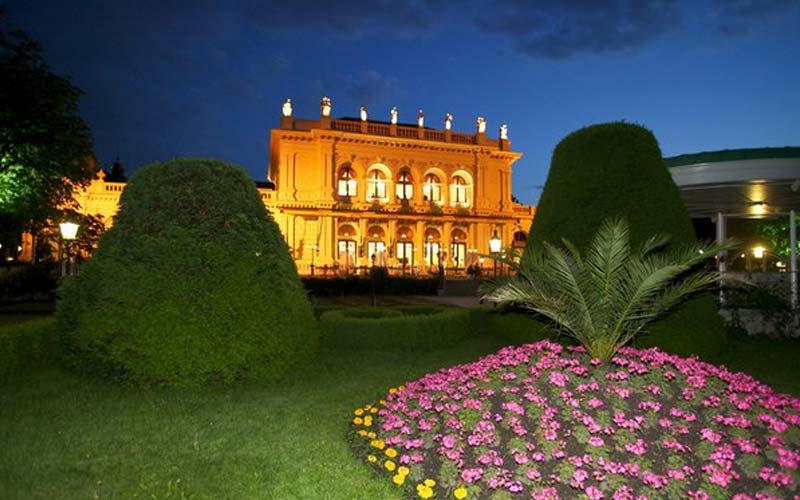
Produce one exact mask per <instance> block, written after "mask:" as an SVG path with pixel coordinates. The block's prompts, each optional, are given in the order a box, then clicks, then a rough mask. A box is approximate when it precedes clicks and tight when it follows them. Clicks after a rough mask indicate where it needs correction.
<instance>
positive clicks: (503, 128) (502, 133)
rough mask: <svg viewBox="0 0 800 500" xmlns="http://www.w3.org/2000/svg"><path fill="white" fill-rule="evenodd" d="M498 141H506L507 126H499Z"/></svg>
mask: <svg viewBox="0 0 800 500" xmlns="http://www.w3.org/2000/svg"><path fill="white" fill-rule="evenodd" d="M500 139H502V140H504V141H506V140H508V125H506V124H505V123H504V124H502V125H500Z"/></svg>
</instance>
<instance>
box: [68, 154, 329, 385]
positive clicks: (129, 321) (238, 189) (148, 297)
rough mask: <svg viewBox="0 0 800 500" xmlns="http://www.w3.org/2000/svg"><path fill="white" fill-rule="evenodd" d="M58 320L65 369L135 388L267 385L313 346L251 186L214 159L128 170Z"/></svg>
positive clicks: (296, 284) (308, 313)
mask: <svg viewBox="0 0 800 500" xmlns="http://www.w3.org/2000/svg"><path fill="white" fill-rule="evenodd" d="M57 316H58V318H59V324H60V330H61V331H63V333H64V335H65V337H64V339H65V343H66V346H67V348H68V354H69V356H70V359H71V360H73V361H74V362H75V363H76V364H78V365H79V366H80V367H82V368H85V369H88V370H91V371H99V372H102V373H105V374H109V375H115V376H121V377H124V378H128V379H130V380H132V381H135V382H138V383H165V384H174V385H191V384H198V383H202V382H206V381H224V382H227V381H231V380H233V379H237V378H243V377H252V378H275V377H278V376H280V375H282V374H283V373H284V372H285V371H286V370H288V369H289V367H290V366H292V365H294V364H296V363H299V362H300V361H301V360H303V359H306V358H308V357H309V355H310V354H311V353H312V352H313V350H314V348H315V345H316V340H317V335H316V322H315V320H314V317H313V313H312V310H311V306H310V304H309V302H308V299H307V297H306V295H305V292H304V290H303V288H302V285H301V284H300V280H299V279H298V276H297V271H296V269H295V267H294V264H293V263H292V260H291V257H290V255H289V252H288V249H287V247H286V244H285V243H284V241H283V238H282V237H281V234H280V231H279V229H278V227H277V225H276V224H275V222H274V221H273V220H272V218H271V216H270V215H269V214H268V213H267V211H266V209H265V208H264V205H263V204H262V202H261V200H260V198H259V196H258V193H257V191H256V188H255V184H254V183H253V181H252V180H251V179H250V178H249V177H248V175H247V174H246V173H245V172H244V170H242V169H240V168H237V167H234V166H231V165H228V164H225V163H222V162H219V161H215V160H201V159H180V160H174V161H170V162H167V163H156V164H152V165H148V166H146V167H143V168H141V169H140V170H138V171H137V172H136V173H135V174H134V175H133V176H132V177H131V179H130V181H129V182H128V184H127V186H126V188H125V191H124V192H123V194H122V197H121V200H120V210H119V213H118V214H117V217H116V219H115V222H114V225H113V226H112V228H111V229H109V230H108V231H107V232H106V233H104V234H103V236H102V237H101V239H100V244H99V248H98V250H97V252H96V254H95V256H94V258H93V259H92V260H90V261H89V262H88V263H87V264H86V265H85V267H84V269H83V272H82V273H81V274H80V275H79V276H77V277H76V278H75V279H73V280H70V281H68V282H67V283H66V285H65V286H64V288H63V291H62V294H61V299H60V300H59V303H58V305H57Z"/></svg>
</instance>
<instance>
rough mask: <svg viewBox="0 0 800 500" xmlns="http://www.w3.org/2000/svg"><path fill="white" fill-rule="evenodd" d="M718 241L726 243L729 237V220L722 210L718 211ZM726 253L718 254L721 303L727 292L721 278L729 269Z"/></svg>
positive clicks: (723, 301)
mask: <svg viewBox="0 0 800 500" xmlns="http://www.w3.org/2000/svg"><path fill="white" fill-rule="evenodd" d="M716 229H717V243H719V244H722V243H725V239H726V238H727V236H726V233H727V221H726V218H725V214H723V213H722V212H717V228H716ZM726 253H727V252H720V253H718V254H717V270H718V271H719V274H720V281H719V303H720V304H724V303H725V292H724V291H723V290H722V288H723V286H724V284H725V283H724V281H723V280H722V279H721V278H722V277H723V276H724V274H725V271H726V270H727V266H726V262H725V259H726Z"/></svg>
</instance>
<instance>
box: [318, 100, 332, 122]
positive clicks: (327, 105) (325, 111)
mask: <svg viewBox="0 0 800 500" xmlns="http://www.w3.org/2000/svg"><path fill="white" fill-rule="evenodd" d="M319 111H320V113H322V116H326V117H327V116H331V98H330V97H327V96H326V97H323V98H322V102H321V103H320V104H319Z"/></svg>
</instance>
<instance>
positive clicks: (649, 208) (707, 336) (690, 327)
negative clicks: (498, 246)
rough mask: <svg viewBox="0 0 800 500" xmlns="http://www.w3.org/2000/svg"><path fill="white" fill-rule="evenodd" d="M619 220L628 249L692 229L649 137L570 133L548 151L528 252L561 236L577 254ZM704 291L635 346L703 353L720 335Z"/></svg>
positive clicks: (618, 128)
mask: <svg viewBox="0 0 800 500" xmlns="http://www.w3.org/2000/svg"><path fill="white" fill-rule="evenodd" d="M612 216H614V217H624V218H625V219H627V221H628V223H629V224H630V230H631V244H632V245H634V246H635V245H638V244H639V243H641V242H642V241H644V240H645V239H646V238H647V237H649V236H651V235H653V234H654V233H666V234H669V235H670V236H671V244H681V243H687V242H690V241H694V238H695V236H694V230H693V229H692V223H691V219H690V218H689V214H688V212H687V211H686V207H685V206H684V204H683V201H682V200H681V198H680V194H679V192H678V188H677V187H676V186H675V183H674V182H673V181H672V177H671V176H670V174H669V171H668V170H667V168H666V166H665V165H664V162H663V160H662V156H661V149H660V148H659V146H658V142H657V141H656V138H655V136H654V135H653V133H652V132H651V131H650V130H648V129H646V128H645V127H642V126H640V125H634V124H630V123H623V122H614V123H603V124H599V125H592V126H589V127H585V128H582V129H580V130H577V131H575V132H572V133H571V134H569V135H568V136H567V137H565V138H564V139H563V140H562V141H561V142H560V143H559V144H558V145H557V146H556V148H555V150H554V151H553V157H552V161H551V164H550V172H549V174H548V177H547V182H546V183H545V187H544V191H543V192H542V196H541V199H540V202H539V205H538V207H537V210H536V217H535V218H534V219H533V224H532V225H531V230H530V235H529V237H528V243H527V245H528V249H531V248H538V247H540V246H541V244H542V243H543V242H545V241H548V242H551V243H556V244H560V242H561V239H562V238H566V239H568V240H570V241H571V242H573V243H574V244H575V245H576V246H577V247H578V248H579V249H584V248H585V247H586V246H587V245H588V244H589V242H590V240H591V237H592V236H593V235H594V234H595V232H596V231H597V228H598V227H599V226H600V223H601V222H602V221H603V220H605V219H607V218H609V217H612ZM723 333H724V332H723V326H722V321H721V319H720V318H719V315H718V314H717V306H716V303H715V301H714V298H713V297H712V296H711V295H710V294H705V295H702V296H700V297H697V298H694V299H692V300H690V301H689V302H687V303H686V304H684V305H682V306H680V307H679V308H678V309H676V310H675V311H674V312H673V313H672V314H671V315H669V316H667V317H665V318H664V319H662V320H660V321H658V322H656V323H654V324H653V325H652V326H651V327H650V328H649V333H648V334H647V335H645V336H643V337H641V338H640V339H638V340H637V341H636V343H637V345H640V346H642V345H658V346H660V347H662V348H664V349H666V350H670V351H672V352H675V353H677V354H682V355H689V354H700V355H707V354H712V353H713V352H715V351H716V350H717V349H718V348H719V346H720V343H721V342H722V338H723Z"/></svg>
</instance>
